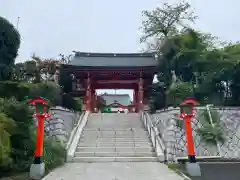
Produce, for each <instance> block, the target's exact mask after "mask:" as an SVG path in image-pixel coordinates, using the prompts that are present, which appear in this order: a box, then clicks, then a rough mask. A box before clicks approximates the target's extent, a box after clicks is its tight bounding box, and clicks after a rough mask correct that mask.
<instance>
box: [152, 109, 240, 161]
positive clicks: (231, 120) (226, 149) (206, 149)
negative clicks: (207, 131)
mask: <svg viewBox="0 0 240 180" xmlns="http://www.w3.org/2000/svg"><path fill="white" fill-rule="evenodd" d="M206 108H207V107H198V108H197V112H198V113H197V116H196V117H195V118H194V119H193V120H192V129H193V136H194V143H195V149H196V155H197V156H208V157H210V156H211V157H213V156H215V157H216V156H219V157H223V158H240V107H211V108H210V109H211V110H217V112H218V114H219V118H220V124H221V125H222V127H223V129H224V131H225V136H226V141H225V143H224V144H221V143H219V142H217V143H216V145H210V144H207V143H205V142H203V141H202V140H201V137H200V135H199V134H198V133H197V131H198V129H199V128H201V127H202V126H203V125H202V123H201V118H202V116H204V114H203V110H204V109H206ZM208 108H209V107H208ZM179 112H180V109H179V108H169V109H165V110H162V111H158V112H156V113H155V114H152V115H150V117H151V119H152V122H153V124H154V126H156V127H157V128H158V130H159V133H160V134H161V137H162V139H163V141H164V144H165V146H166V149H167V156H168V160H170V161H174V160H176V158H177V157H185V156H187V152H186V140H185V139H186V136H185V128H184V124H182V122H183V121H182V120H180V119H179V118H178V116H177V115H179ZM181 124H182V126H181ZM211 125H212V124H211Z"/></svg>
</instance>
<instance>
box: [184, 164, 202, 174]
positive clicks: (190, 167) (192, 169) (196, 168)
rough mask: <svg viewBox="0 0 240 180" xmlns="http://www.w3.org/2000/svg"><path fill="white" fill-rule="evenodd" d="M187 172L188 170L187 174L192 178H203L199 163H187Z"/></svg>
mask: <svg viewBox="0 0 240 180" xmlns="http://www.w3.org/2000/svg"><path fill="white" fill-rule="evenodd" d="M186 170H187V173H188V174H189V175H190V176H192V177H199V176H201V169H200V165H199V163H197V162H194V163H190V162H186Z"/></svg>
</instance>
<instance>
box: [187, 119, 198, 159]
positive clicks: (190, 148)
mask: <svg viewBox="0 0 240 180" xmlns="http://www.w3.org/2000/svg"><path fill="white" fill-rule="evenodd" d="M184 119H185V123H186V142H187V152H188V159H189V162H191V163H193V162H196V155H195V150H194V141H193V135H192V126H191V116H188V115H187V116H186V117H185V118H184Z"/></svg>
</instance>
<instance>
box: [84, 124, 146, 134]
mask: <svg viewBox="0 0 240 180" xmlns="http://www.w3.org/2000/svg"><path fill="white" fill-rule="evenodd" d="M100 131H101V132H104V131H105V132H115V131H116V132H121V131H122V132H134V133H138V132H147V130H145V129H143V128H131V127H130V128H129V127H127V128H99V127H96V128H87V127H86V126H85V128H84V130H83V132H100Z"/></svg>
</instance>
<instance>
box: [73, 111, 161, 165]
mask: <svg viewBox="0 0 240 180" xmlns="http://www.w3.org/2000/svg"><path fill="white" fill-rule="evenodd" d="M73 161H75V162H113V161H119V162H120V161H125V162H127V161H128V162H129V161H132V162H153V161H157V158H156V154H155V152H154V149H153V146H152V143H151V142H150V139H149V137H148V132H147V131H146V130H145V129H144V128H143V125H142V122H141V121H140V116H139V114H137V113H131V114H121V113H109V114H100V113H98V114H97V113H96V114H90V115H89V118H88V121H87V124H86V126H85V127H84V129H83V132H82V135H81V138H80V140H79V143H78V146H77V149H76V152H75V157H74V159H73Z"/></svg>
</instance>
